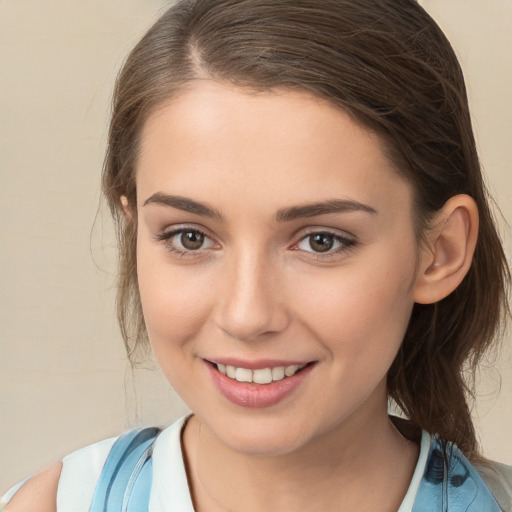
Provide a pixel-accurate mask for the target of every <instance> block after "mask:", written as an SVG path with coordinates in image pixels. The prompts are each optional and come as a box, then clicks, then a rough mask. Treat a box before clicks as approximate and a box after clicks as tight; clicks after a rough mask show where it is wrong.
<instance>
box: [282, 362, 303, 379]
mask: <svg viewBox="0 0 512 512" xmlns="http://www.w3.org/2000/svg"><path fill="white" fill-rule="evenodd" d="M299 368H300V366H297V365H296V364H292V365H291V366H287V367H286V368H285V369H284V374H285V375H286V376H287V377H291V376H292V375H293V374H294V373H295V372H296V371H297V370H298V369H299Z"/></svg>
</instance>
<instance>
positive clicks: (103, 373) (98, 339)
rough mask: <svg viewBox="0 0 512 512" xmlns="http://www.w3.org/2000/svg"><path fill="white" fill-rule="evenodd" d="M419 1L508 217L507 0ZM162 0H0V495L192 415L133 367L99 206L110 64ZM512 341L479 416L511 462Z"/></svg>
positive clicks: (493, 452) (490, 449) (511, 147)
mask: <svg viewBox="0 0 512 512" xmlns="http://www.w3.org/2000/svg"><path fill="white" fill-rule="evenodd" d="M422 3H423V5H424V6H425V8H426V9H427V10H428V11H429V12H430V13H431V14H432V15H433V16H434V18H435V19H436V20H437V21H438V22H439V24H440V25H441V27H442V28H443V29H444V30H445V32H446V33H447V35H448V37H449V38H450V40H451V41H452V42H453V44H454V46H455V48H456V51H457V53H458V55H459V58H460V60H461V63H462V66H463V68H464V70H465V73H466V79H467V83H468V89H469V96H470V102H471V106H472V112H473V120H474V126H475V130H476V135H477V139H478V146H479V150H480V153H481V156H482V160H483V165H484V169H485V172H486V174H487V176H488V179H489V185H490V189H491V191H492V193H493V194H494V196H495V198H496V200H497V202H498V204H499V205H500V206H501V209H502V211H503V214H504V217H505V218H506V219H512V200H511V190H512V173H511V162H512V88H511V86H510V84H511V83H512V57H511V49H512V2H511V1H510V0H479V1H478V0H425V1H424V2H422ZM166 5H168V3H167V2H162V1H156V0H151V1H149V0H145V1H142V0H139V1H126V0H122V1H121V0H117V1H113V0H110V1H92V0H88V1H69V0H68V1H64V0H61V1H55V0H34V1H28V0H0V237H1V238H0V258H1V259H0V342H1V345H0V414H1V423H0V425H1V427H0V454H1V461H2V462H1V464H0V490H1V489H6V488H7V487H8V486H9V485H11V484H13V483H14V482H16V481H17V480H19V479H21V478H22V477H24V476H27V475H30V474H32V473H34V472H37V471H39V470H41V469H42V468H44V467H45V466H46V465H48V464H51V463H52V462H55V461H56V460H58V459H59V458H61V457H62V456H64V455H65V454H66V453H69V452H70V451H72V450H74V449H76V448H79V447H81V446H84V445H86V444H88V443H91V442H94V441H97V440H99V439H102V438H105V437H109V436H112V435H117V434H119V433H120V432H122V431H123V430H125V429H126V428H128V427H130V426H133V425H136V424H141V423H142V424H163V423H167V422H169V421H171V420H172V419H173V418H175V417H177V416H179V415H181V414H182V413H183V412H185V411H186V408H185V406H184V405H183V404H182V403H181V401H180V400H179V399H178V398H177V397H176V395H175V394H174V393H173V391H172V390H171V389H170V388H169V386H168V385H167V383H166V382H165V381H164V379H163V378H162V377H161V376H160V374H159V372H158V371H155V370H138V371H136V372H135V373H132V372H131V370H130V369H129V367H128V365H127V364H126V357H125V353H124V349H123V345H122V341H121V337H120V335H119V333H118V328H117V324H116V320H115V312H114V287H113V283H114V269H115V258H116V253H115V240H114V236H113V232H112V226H111V224H110V219H109V214H108V211H107V209H106V208H105V207H101V208H99V207H98V205H99V177H100V171H101V165H102V158H103V151H104V146H105V134H106V129H107V122H108V115H109V100H110V96H111V90H112V86H113V82H114V79H115V75H116V72H117V70H118V69H119V66H120V64H121V62H122V60H123V58H124V57H125V56H126V54H127V53H128V51H129V50H130V48H131V47H132V46H133V45H134V44H135V43H136V41H137V40H138V38H139V37H140V36H141V35H142V33H143V32H144V31H145V29H146V28H147V27H148V26H149V25H150V24H151V22H152V21H153V20H155V19H156V17H157V16H158V14H159V13H161V12H162V10H163V9H164V7H165V6H166ZM502 226H503V231H504V233H505V232H506V230H507V229H508V228H506V227H505V223H504V222H502ZM505 234H506V233H505ZM506 236H507V237H508V238H507V247H508V248H510V237H509V235H508V234H506ZM509 254H510V251H509ZM510 345H511V344H510V339H509V338H507V339H506V340H505V343H504V350H503V353H502V355H501V358H500V359H499V361H498V362H497V363H496V364H495V365H491V364H489V367H488V368H484V369H483V370H482V372H481V376H480V383H479V388H478V391H479V395H480V398H479V406H478V409H477V410H476V411H475V418H476V421H477V425H478V429H479V432H480V433H481V439H482V443H483V447H484V453H485V454H486V455H488V456H489V457H491V458H494V459H497V460H501V461H503V462H508V463H512V436H511V434H510V431H511V425H512V410H511V403H512V357H511V349H510ZM148 366H151V364H149V363H148ZM500 374H501V392H500V393H499V396H497V395H498V391H499V389H498V388H499V387H500Z"/></svg>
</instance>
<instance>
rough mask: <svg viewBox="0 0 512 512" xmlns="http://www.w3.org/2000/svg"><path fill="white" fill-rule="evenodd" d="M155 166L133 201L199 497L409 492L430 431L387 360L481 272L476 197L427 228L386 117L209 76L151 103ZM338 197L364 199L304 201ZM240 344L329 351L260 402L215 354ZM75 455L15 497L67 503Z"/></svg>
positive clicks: (303, 505)
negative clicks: (476, 260)
mask: <svg viewBox="0 0 512 512" xmlns="http://www.w3.org/2000/svg"><path fill="white" fill-rule="evenodd" d="M249 120H250V122H249ZM136 178H137V195H138V204H137V205H136V206H135V205H129V204H128V203H127V202H126V198H120V202H121V204H122V205H123V207H124V209H125V212H126V215H127V218H128V221H129V222H134V221H135V220H136V221H137V226H138V240H137V260H138V268H137V272H138V277H139V288H140V293H141V299H142V304H143V309H144V315H145V320H146V325H147V328H148V333H149V336H150V341H151V344H152V347H153V350H154V353H155V356H156V358H157V360H158V362H159V364H160V366H161V368H162V371H163V372H164V374H165V375H166V376H167V378H168V380H169V382H170V383H171V384H172V385H173V386H174V387H175V389H176V390H177V391H178V393H179V394H180V395H181V396H182V398H183V399H184V400H185V401H186V402H187V403H188V405H189V406H190V408H191V409H192V410H193V411H194V413H195V414H194V416H193V417H192V418H191V419H190V420H189V421H188V423H187V424H186V427H185V429H184V432H183V438H182V448H183V452H184V458H185V464H186V469H187V474H188V479H189V486H190V490H191V494H192V498H193V501H194V507H195V509H196V510H197V511H198V512H206V511H208V512H217V511H235V510H240V509H241V508H243V509H244V510H250V511H251V512H259V511H265V512H273V511H278V510H279V511H281V510H287V511H290V512H294V511H299V510H300V511H301V512H304V511H319V512H320V511H322V512H324V511H325V510H336V511H339V512H343V511H351V512H352V511H354V510H358V511H360V512H365V511H379V512H383V511H384V512H385V511H390V512H391V511H393V512H394V511H396V510H397V509H398V507H399V505H400V503H401V501H402V499H403V497H404V495H405V492H406V491H407V488H408V486H409V483H410V480H411V477H412V473H413V470H414V467H415V464H416V461H417V457H418V446H417V444H415V442H414V441H410V440H408V439H405V438H404V437H403V436H402V435H401V434H400V433H399V432H398V430H397V429H396V428H395V427H394V425H393V424H392V422H391V421H390V420H389V417H388V414H387V393H386V373H387V371H388V369H389V366H390V365H391V363H392V361H393V358H394V356H395V354H396V352H397V350H398V348H399V346H400V343H401V341H402V339H403V336H404V333H405V329H406V327H407V322H408V320H409V317H410V313H411V309H412V306H413V304H414V302H419V303H425V304H428V303H433V302H436V301H438V300H441V299H442V298H444V297H446V296H447V295H448V294H450V293H451V292H452V291H453V290H454V289H455V288H456V287H457V286H458V284H459V283H460V282H461V281H462V279H463V278H464V276H465V275H466V273H467V271H468V269H469V267H470V265H471V260H472V257H473V253H474V249H475V245H476V241H477V234H478V210H477V207H476V204H475V203H474V201H473V200H472V199H471V198H470V197H468V196H465V195H457V196H454V197H452V198H451V199H450V200H449V201H448V202H447V203H446V204H445V205H444V207H443V208H442V210H441V211H440V212H438V215H437V217H436V218H435V219H434V222H433V223H432V227H431V228H430V229H429V230H428V232H426V233H424V235H425V236H424V240H425V243H424V244H422V245H421V247H419V246H418V244H417V241H416V240H417V239H416V236H415V230H414V225H413V220H412V219H413V214H412V194H413V191H412V189H411V186H410V185H409V184H408V183H407V182H406V181H405V180H404V179H403V178H402V177H400V175H399V174H398V173H397V172H396V170H395V169H394V168H393V165H392V164H391V162H389V161H388V160H387V158H386V156H385V154H384V152H383V151H382V147H381V145H380V141H379V139H378V137H377V136H375V134H373V133H371V132H370V131H368V130H366V129H365V128H363V127H361V126H360V125H358V124H357V123H356V122H355V121H354V120H353V119H352V118H351V117H350V116H349V115H348V114H346V113H345V112H343V111H341V110H339V109H337V108H335V107H333V106H332V105H330V104H328V103H326V102H324V101H322V100H319V99H317V98H314V97H311V96H308V95H306V94H301V93H297V92H290V91H286V90H279V91H272V92H266V93H260V94H253V93H249V92H248V91H244V90H240V89H237V88H235V87H233V86H231V85H227V84H223V83H217V82H213V81H208V80H203V81H200V82H198V83H196V84H194V86H192V87H190V88H189V89H187V91H186V92H183V93H182V94H180V95H178V96H176V97H175V98H174V99H172V100H170V101H168V102H167V103H166V104H164V105H163V106H162V108H160V109H159V110H158V111H156V112H155V113H153V115H152V116H150V118H149V119H148V121H147V122H146V125H145V126H144V130H143V133H142V142H141V147H140V157H139V161H138V166H137V176H136ZM171 195H172V196H174V197H175V199H174V200H173V201H170V200H169V196H171ZM176 196H178V197H180V198H181V199H180V200H179V201H176ZM183 198H187V201H188V202H187V201H183ZM190 200H192V201H194V203H193V204H194V207H193V208H192V210H193V211H185V210H184V209H183V208H185V209H186V210H191V208H190V206H191V203H190ZM333 200H337V201H339V200H341V201H345V203H344V205H345V208H342V209H341V210H340V209H339V208H338V210H337V211H330V212H329V213H326V212H325V211H323V212H320V211H317V212H316V214H315V215H313V214H312V213H313V212H312V211H311V209H309V214H308V215H307V216H304V214H305V212H306V210H304V208H303V206H304V205H306V206H310V205H311V204H312V203H318V202H320V203H322V202H324V203H325V201H331V203H329V205H330V206H332V204H333V203H332V201H333ZM346 201H349V202H350V203H349V205H350V206H351V208H348V209H347V207H346V206H347V203H346ZM164 203H166V204H164ZM198 204H199V205H200V206H199V207H198V206H197V205H198ZM185 205H186V206H185ZM201 205H202V206H201ZM205 205H206V207H207V209H205ZM354 205H357V207H356V208H354ZM297 206H300V208H296V207H297ZM337 206H339V203H338V204H337ZM324 210H325V206H324ZM331 210H332V208H331ZM208 212H209V213H210V215H205V213H208ZM212 213H213V215H211V214H212ZM177 229H181V230H185V231H187V230H188V232H190V231H192V232H196V233H197V231H200V232H202V233H204V234H205V238H204V242H203V243H200V244H199V247H196V248H195V249H193V250H191V249H190V247H189V248H188V249H187V248H185V247H183V246H182V245H180V243H181V242H180V241H181V240H182V239H181V234H176V235H172V236H166V234H168V233H170V232H175V231H176V230H177ZM311 233H317V234H318V233H323V234H324V235H325V234H326V233H330V235H327V241H330V242H332V243H333V246H332V249H329V250H328V251H327V252H326V253H319V252H318V246H316V245H314V244H313V243H312V242H313V240H312V239H311V237H310V235H311ZM336 237H338V238H336ZM164 238H166V239H164ZM224 357H232V358H233V357H235V358H239V359H242V360H244V361H255V360H259V359H269V358H270V359H279V360H293V361H304V362H309V361H314V362H315V364H314V366H313V367H312V369H311V371H310V373H309V374H308V375H307V377H306V378H305V379H304V380H303V381H302V383H301V385H300V386H299V387H298V388H297V389H295V390H294V392H293V393H292V394H291V395H289V396H287V397H286V398H285V399H283V400H281V401H280V402H278V403H277V404H275V405H272V406H269V407H263V408H256V409H249V408H246V407H241V406H239V405H235V404H233V403H231V402H230V401H228V400H227V399H226V398H225V397H224V396H223V395H221V394H220V393H219V391H218V390H217V388H216V387H215V386H214V385H213V382H212V380H211V378H210V374H209V371H208V366H207V364H206V363H205V359H207V360H209V361H215V360H217V359H219V358H224ZM390 461H392V462H390ZM390 468H392V471H390ZM60 471H61V464H60V463H59V464H57V465H55V466H53V467H52V468H50V469H48V470H47V471H45V472H43V473H41V474H39V475H37V476H36V477H34V478H32V479H31V480H30V481H29V482H28V483H27V484H25V485H24V486H23V487H22V488H21V489H20V490H19V491H18V493H17V494H16V495H15V496H14V498H13V499H12V501H11V502H10V503H9V505H8V506H7V507H6V508H5V510H6V511H7V512H17V511H25V510H33V511H34V512H54V511H55V510H56V496H57V485H58V480H59V476H60ZM242 505H243V507H242Z"/></svg>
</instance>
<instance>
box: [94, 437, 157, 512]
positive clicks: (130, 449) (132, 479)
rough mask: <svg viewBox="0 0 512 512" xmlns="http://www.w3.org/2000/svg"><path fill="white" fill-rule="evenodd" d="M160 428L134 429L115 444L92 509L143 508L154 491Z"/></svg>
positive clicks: (132, 511) (123, 511) (139, 511)
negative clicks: (155, 449) (155, 451)
mask: <svg viewBox="0 0 512 512" xmlns="http://www.w3.org/2000/svg"><path fill="white" fill-rule="evenodd" d="M159 432H160V429H158V428H145V429H137V430H132V431H131V432H127V433H126V434H124V435H122V436H121V437H120V438H119V439H118V440H117V441H116V442H115V443H114V445H113V446H112V449H111V450H110V453H109V455H108V457H107V460H106V461H105V464H104V466H103V470H102V472H101V475H100V478H99V480H98V483H97V484H96V489H95V490H94V496H93V499H92V502H91V506H90V508H89V512H143V511H146V510H147V509H148V503H149V493H150V491H151V477H152V464H151V454H152V452H153V443H154V441H155V439H156V436H157V435H158V434H159Z"/></svg>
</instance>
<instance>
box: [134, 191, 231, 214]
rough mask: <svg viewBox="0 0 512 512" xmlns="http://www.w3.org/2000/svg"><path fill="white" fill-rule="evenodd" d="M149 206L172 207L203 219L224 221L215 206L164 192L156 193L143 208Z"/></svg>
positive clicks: (147, 200) (145, 202)
mask: <svg viewBox="0 0 512 512" xmlns="http://www.w3.org/2000/svg"><path fill="white" fill-rule="evenodd" d="M148 204H160V205H164V206H171V207H172V208H176V209H178V210H183V211H185V212H189V213H194V214H196V215H201V216H202V217H210V218H212V219H222V215H221V213H220V212H219V211H218V210H216V209H215V208H213V206H210V205H208V204H206V203H200V202H198V201H194V200H193V199H189V198H187V197H182V196H173V195H168V194H163V193H162V192H156V193H155V194H153V195H152V196H150V197H148V199H146V201H144V205H143V206H146V205H148Z"/></svg>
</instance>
